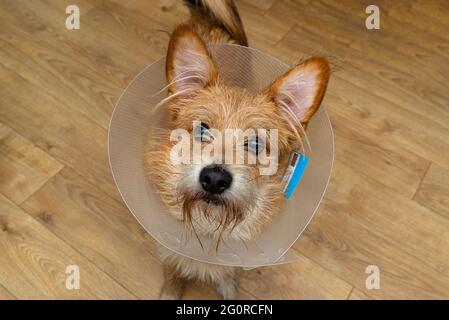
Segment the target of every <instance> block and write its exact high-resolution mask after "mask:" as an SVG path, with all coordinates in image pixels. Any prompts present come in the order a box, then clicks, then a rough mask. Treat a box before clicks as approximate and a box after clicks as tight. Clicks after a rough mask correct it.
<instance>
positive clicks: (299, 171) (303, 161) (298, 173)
mask: <svg viewBox="0 0 449 320" xmlns="http://www.w3.org/2000/svg"><path fill="white" fill-rule="evenodd" d="M308 163H309V158H308V157H307V156H305V155H303V154H301V153H300V154H299V159H298V161H297V162H296V165H295V168H294V169H293V173H292V175H291V178H290V181H288V185H287V187H286V189H285V191H284V195H285V197H286V198H287V199H290V197H291V196H292V195H293V192H294V191H295V189H296V187H297V186H298V183H299V181H301V179H302V176H303V175H304V171H305V170H306V167H307V164H308Z"/></svg>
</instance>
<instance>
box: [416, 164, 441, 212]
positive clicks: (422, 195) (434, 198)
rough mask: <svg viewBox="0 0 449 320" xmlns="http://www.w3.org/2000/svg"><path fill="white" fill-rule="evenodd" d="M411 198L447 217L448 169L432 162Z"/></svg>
mask: <svg viewBox="0 0 449 320" xmlns="http://www.w3.org/2000/svg"><path fill="white" fill-rule="evenodd" d="M413 199H414V200H415V201H417V202H419V203H420V204H422V205H423V206H425V207H427V208H429V209H431V210H433V211H434V212H437V213H439V214H440V215H441V216H443V217H445V218H448V219H449V171H448V170H444V169H443V168H441V167H439V166H437V165H435V164H432V165H431V166H430V168H429V171H427V174H426V176H425V177H424V179H423V181H422V182H421V185H420V187H419V189H418V191H417V192H416V195H415V196H414V198H413Z"/></svg>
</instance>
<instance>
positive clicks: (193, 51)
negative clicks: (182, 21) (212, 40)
mask: <svg viewBox="0 0 449 320" xmlns="http://www.w3.org/2000/svg"><path fill="white" fill-rule="evenodd" d="M165 71H166V76H167V82H168V83H169V92H170V93H178V94H179V95H180V96H190V95H192V94H194V93H195V91H196V90H198V89H201V88H204V87H205V86H207V85H208V84H209V83H210V82H212V81H214V80H215V79H216V78H217V71H216V68H215V65H214V63H213V62H212V59H211V57H210V55H209V52H208V50H207V48H206V45H205V44H204V41H203V40H202V39H201V38H200V37H199V36H198V34H197V33H196V32H195V31H193V30H192V29H191V28H190V27H188V26H186V25H181V26H179V27H178V28H176V30H175V31H174V32H173V34H172V36H171V38H170V43H169V45H168V52H167V61H166V68H165Z"/></svg>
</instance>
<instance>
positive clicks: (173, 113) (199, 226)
mask: <svg viewBox="0 0 449 320" xmlns="http://www.w3.org/2000/svg"><path fill="white" fill-rule="evenodd" d="M184 2H185V3H186V4H187V5H188V7H189V9H190V13H191V18H190V20H189V21H188V22H186V23H183V24H181V25H179V26H178V27H177V28H176V29H175V30H174V32H173V33H172V35H171V37H170V42H169V46H168V51H167V57H166V77H167V83H168V97H167V99H166V101H165V105H163V107H164V108H168V109H169V112H170V127H171V128H172V129H183V130H184V131H185V132H189V133H191V134H192V135H193V136H195V137H197V138H198V141H199V144H200V148H201V149H203V148H206V146H207V145H208V140H207V139H206V138H207V137H206V136H208V135H210V131H211V130H212V128H214V130H215V131H216V132H217V133H218V134H219V133H222V132H223V131H224V130H226V129H228V128H232V129H236V128H239V129H242V130H247V129H251V128H252V129H259V128H263V129H267V130H268V129H271V128H276V129H277V148H276V149H274V146H273V145H271V142H270V141H271V140H269V139H268V138H267V137H259V136H257V135H253V136H248V137H246V138H245V139H246V140H244V142H243V145H244V152H245V153H247V154H248V155H250V154H257V153H258V152H261V151H264V152H268V150H270V155H271V154H272V153H275V154H274V156H275V158H276V161H277V162H278V168H277V171H276V173H274V174H271V175H262V174H261V171H260V169H261V164H260V163H259V162H257V161H256V162H255V163H253V164H245V163H244V164H235V163H231V164H227V163H226V164H223V163H216V162H215V161H214V160H213V159H212V160H211V161H203V162H201V163H189V164H186V163H175V164H174V163H173V161H172V159H171V155H172V150H173V147H174V141H172V139H170V133H169V132H162V133H159V134H157V135H150V136H152V137H150V138H149V139H150V140H151V141H149V145H151V147H150V148H149V149H148V151H146V152H145V156H144V167H145V170H146V172H147V174H148V175H149V177H150V179H151V181H152V183H153V184H154V185H155V187H156V189H157V191H158V193H159V194H160V196H161V199H162V201H163V202H164V203H165V205H166V206H167V207H168V208H169V211H170V213H171V214H172V215H173V216H174V217H175V218H176V219H178V220H180V221H182V223H183V224H184V225H185V226H187V227H189V228H190V230H193V232H194V233H195V234H196V235H197V237H200V236H202V235H205V234H208V235H211V236H212V237H215V238H217V239H218V240H217V244H218V243H219V242H220V241H223V240H225V239H229V238H232V239H240V240H251V239H255V238H256V237H257V236H258V235H260V233H261V232H263V230H264V229H265V228H266V227H267V226H269V225H270V223H271V222H272V221H273V219H274V218H275V217H276V215H277V214H278V212H279V210H280V207H281V206H282V203H283V202H284V195H283V187H284V184H283V182H282V177H283V174H284V172H285V170H286V166H287V164H288V161H289V160H288V159H289V156H290V153H291V151H292V150H294V148H296V145H297V141H298V139H300V138H301V130H300V128H302V127H304V128H305V127H307V123H308V122H309V121H310V119H311V118H312V116H313V115H314V114H315V112H316V111H317V109H318V108H319V106H320V104H321V101H322V99H323V96H324V93H325V91H326V87H327V83H328V81H329V75H330V68H329V64H328V62H327V60H326V59H324V58H321V57H313V58H310V59H308V60H306V61H304V62H302V63H300V64H298V65H296V66H294V67H292V68H291V69H290V70H288V71H287V72H286V73H285V74H283V75H282V76H280V77H279V78H278V79H276V80H275V81H274V82H273V83H272V84H271V85H270V86H268V87H267V88H266V89H265V90H263V91H261V92H259V93H257V94H253V93H249V92H248V91H246V90H244V89H241V88H236V87H230V86H228V85H227V84H226V83H224V81H223V80H222V79H221V78H220V75H219V74H218V71H217V67H216V66H215V64H214V61H213V59H212V57H211V55H210V53H209V52H208V49H207V44H208V43H212V44H214V43H226V44H235V45H241V46H247V45H248V41H247V37H246V34H245V31H244V29H243V25H242V22H241V19H240V16H239V13H238V11H237V8H236V5H235V3H234V1H232V0H223V1H220V0H190V1H184ZM195 123H196V125H195ZM205 137H206V138H205ZM188 148H192V147H191V146H190V147H188ZM273 150H275V152H273ZM248 155H246V156H248ZM244 156H245V155H244ZM198 239H199V238H198ZM159 253H160V257H161V259H162V262H163V267H164V283H163V286H162V290H161V294H160V298H161V299H179V298H181V297H182V292H183V287H184V282H185V280H187V279H195V280H200V281H203V282H207V283H211V284H212V285H214V286H215V288H216V290H217V292H218V293H219V294H220V295H221V296H222V297H223V298H224V299H235V298H236V296H237V274H238V268H236V267H228V266H221V265H214V264H208V263H203V262H199V261H196V260H193V259H189V258H187V257H185V256H181V255H179V254H176V253H175V252H172V251H170V250H168V249H165V248H162V246H161V248H159Z"/></svg>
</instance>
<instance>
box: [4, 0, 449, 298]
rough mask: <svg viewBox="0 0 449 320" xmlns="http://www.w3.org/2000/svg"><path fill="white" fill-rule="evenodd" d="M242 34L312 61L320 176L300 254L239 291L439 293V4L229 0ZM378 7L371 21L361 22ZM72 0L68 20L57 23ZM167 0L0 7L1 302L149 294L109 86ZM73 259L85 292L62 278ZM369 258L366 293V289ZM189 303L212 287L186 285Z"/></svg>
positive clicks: (135, 59)
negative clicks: (324, 127) (324, 163)
mask: <svg viewBox="0 0 449 320" xmlns="http://www.w3.org/2000/svg"><path fill="white" fill-rule="evenodd" d="M237 3H238V7H239V10H240V12H241V16H242V20H243V23H244V25H245V28H246V30H247V33H248V37H249V41H250V45H251V46H253V47H255V48H260V49H262V50H264V51H267V52H269V53H271V54H273V55H275V56H277V57H279V58H281V59H283V60H285V61H287V62H290V63H293V62H296V61H298V60H300V59H302V58H304V57H308V56H310V55H315V54H319V55H325V56H327V57H329V58H330V59H331V61H332V64H333V68H334V73H333V75H332V79H331V83H330V86H329V89H328V93H327V96H326V98H325V100H324V105H325V107H326V109H327V111H328V113H329V115H330V118H331V121H332V124H333V127H334V130H335V145H336V157H335V164H334V170H333V175H332V180H331V183H330V185H329V188H328V191H327V193H326V196H325V198H324V200H323V202H322V204H321V206H320V209H319V210H318V212H317V215H316V216H315V218H314V219H313V221H312V222H311V224H310V225H309V227H308V228H307V231H306V232H305V233H304V234H303V235H302V236H301V238H300V239H299V241H298V242H297V243H296V244H295V246H294V250H295V251H296V252H297V254H299V256H300V259H299V261H298V262H296V263H293V264H288V265H284V266H280V267H270V268H260V269H255V270H252V271H245V272H244V273H243V274H242V277H241V280H240V298H244V299H271V298H272V299H372V298H374V299H405V298H412V299H433V298H437V299H442V298H445V299H448V298H449V99H448V97H449V33H448V30H449V3H448V2H447V1H445V0H441V1H433V0H419V1H397V0H389V1H386V0H378V1H371V0H362V1H351V0H346V1H343V2H342V1H337V0H319V1H309V0H298V1H288V0H265V1H250V0H244V1H238V2H237ZM371 3H377V4H378V5H379V6H380V9H381V29H380V30H367V29H366V28H365V18H366V16H367V14H366V13H365V8H366V6H367V5H369V4H371ZM69 4H78V5H79V7H80V9H81V29H80V30H67V29H66V28H65V19H66V16H67V15H66V14H65V8H66V6H67V5H69ZM186 18H187V11H186V9H185V8H183V6H182V5H181V4H180V1H179V0H157V1H146V0H127V1H119V0H117V1H105V0H93V1H92V0H76V1H74V0H35V1H28V0H1V1H0V298H5V299H26V298H32V299H44V298H45V299H47V298H50V299H55V298H57V299H59V298H64V299H65V298H68V299H72V298H75V299H78V298H82V299H88V298H100V299H106V298H113V299H121V298H131V299H134V298H139V299H153V298H157V296H158V293H159V289H160V287H161V284H162V270H161V265H160V263H159V262H158V260H157V258H156V257H155V255H154V241H153V240H152V238H151V237H150V236H149V235H147V234H146V233H145V232H144V230H143V229H142V228H141V227H140V226H139V224H138V223H137V222H136V221H135V219H134V218H133V216H132V215H131V214H130V213H129V212H128V210H127V209H126V207H125V206H124V204H123V202H122V200H121V198H120V196H119V194H118V192H117V190H116V187H115V185H114V183H113V181H112V177H111V173H110V170H109V166H108V160H107V146H106V142H107V129H108V122H109V119H110V116H111V112H112V110H113V108H114V104H115V102H116V101H117V98H118V97H119V96H120V94H121V92H122V91H123V89H124V88H125V87H126V85H127V84H128V83H129V81H130V80H131V79H132V78H133V77H134V76H135V75H136V74H137V73H138V72H139V71H140V70H142V68H143V67H145V66H146V65H147V64H149V63H151V62H152V61H154V60H155V59H157V58H158V57H160V56H162V55H163V54H164V52H165V50H166V46H167V43H168V35H167V32H165V31H171V30H173V28H174V27H175V26H176V25H177V24H178V23H179V21H181V20H183V19H186ZM72 264H76V265H78V266H79V268H80V272H81V288H80V289H79V290H67V289H66V288H65V280H66V276H67V275H66V273H65V270H66V267H67V266H68V265H72ZM368 265H376V266H378V267H379V269H380V289H378V290H376V289H372V290H369V289H367V288H366V286H365V281H366V278H367V277H368V276H369V274H367V273H365V269H366V268H367V266H368ZM186 298H193V299H196V298H217V295H216V294H215V293H214V292H213V290H212V289H210V288H207V287H203V286H201V285H198V284H191V285H189V287H188V290H187V293H186Z"/></svg>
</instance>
